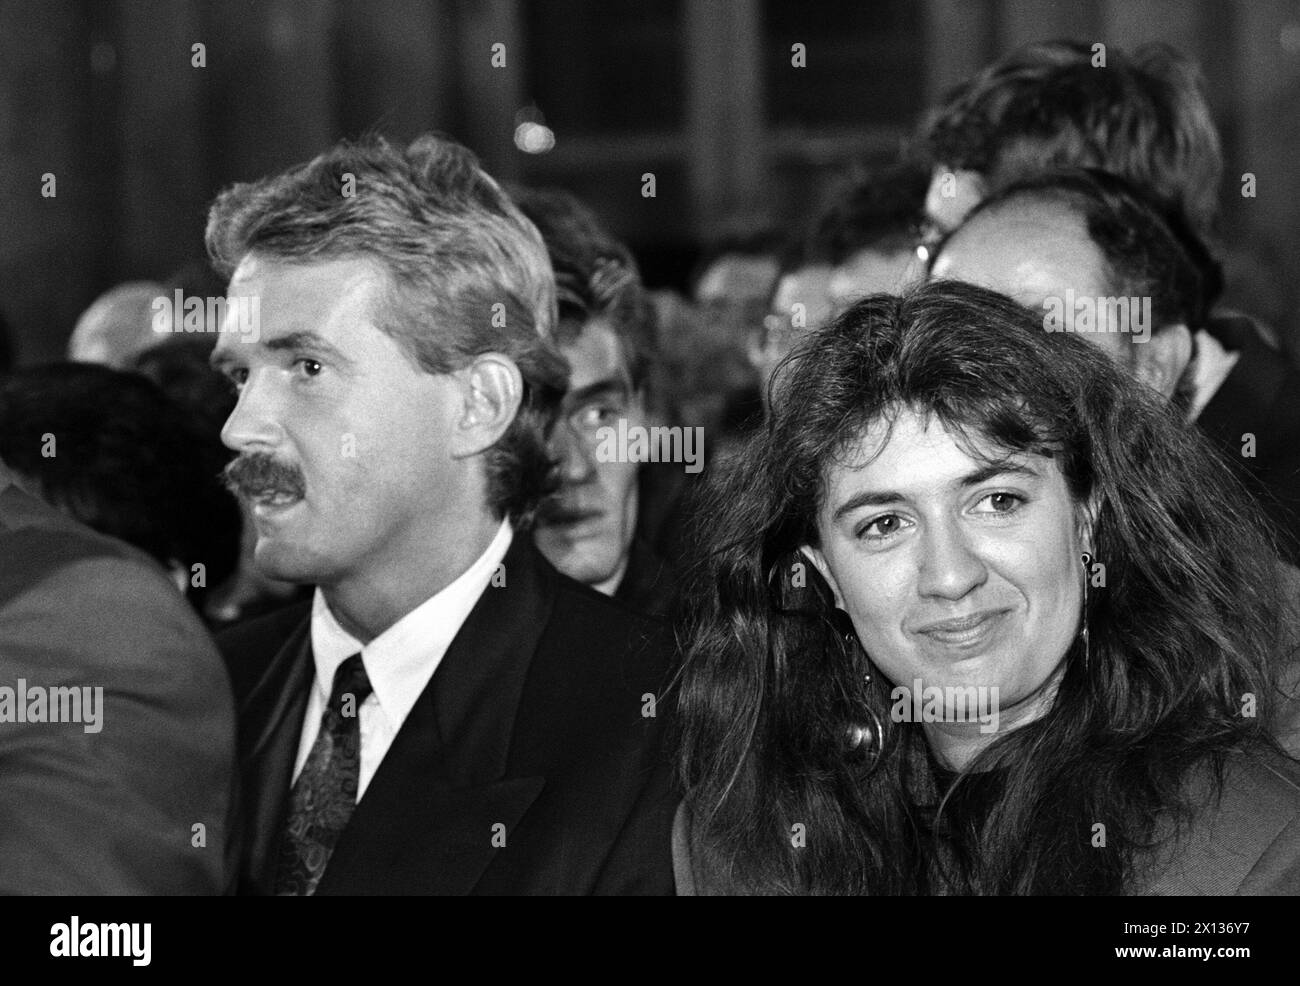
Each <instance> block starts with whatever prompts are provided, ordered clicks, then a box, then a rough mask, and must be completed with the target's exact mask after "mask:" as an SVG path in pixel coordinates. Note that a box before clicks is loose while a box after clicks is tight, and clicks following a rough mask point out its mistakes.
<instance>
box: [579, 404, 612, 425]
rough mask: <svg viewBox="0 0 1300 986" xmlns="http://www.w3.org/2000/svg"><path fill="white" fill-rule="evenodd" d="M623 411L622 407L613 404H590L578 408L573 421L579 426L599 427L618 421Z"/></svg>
mask: <svg viewBox="0 0 1300 986" xmlns="http://www.w3.org/2000/svg"><path fill="white" fill-rule="evenodd" d="M621 413H622V409H621V408H617V407H614V406H613V405H612V404H588V405H587V406H586V407H580V408H578V410H577V412H575V414H574V416H573V418H572V421H573V424H574V426H575V427H577V428H581V429H588V428H599V427H600V426H601V425H607V424H610V423H612V422H614V421H617V420H618V416H619V415H620V414H621Z"/></svg>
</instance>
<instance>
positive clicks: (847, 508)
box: [831, 460, 1042, 520]
mask: <svg viewBox="0 0 1300 986" xmlns="http://www.w3.org/2000/svg"><path fill="white" fill-rule="evenodd" d="M998 476H1024V477H1025V478H1027V479H1042V474H1041V473H1040V472H1039V471H1038V470H1037V469H1035V468H1033V466H1030V465H1026V464H1023V463H1019V462H1012V461H1009V460H1008V461H1005V462H990V463H989V464H988V465H985V466H981V467H980V468H979V469H976V470H975V471H974V472H970V473H967V474H966V475H965V476H962V477H961V478H960V479H959V480H957V485H958V486H960V487H962V488H963V489H967V488H969V487H971V486H979V485H980V484H981V483H987V482H988V481H989V480H990V479H995V478H996V477H998ZM906 499H907V497H905V496H904V495H903V494H902V493H897V492H895V491H893V490H862V491H861V492H859V493H855V494H854V495H853V496H851V497H849V498H848V499H847V500H845V501H844V502H843V503H842V504H840V505H839V507H837V508H836V510H835V515H834V516H833V517H832V518H831V519H832V520H839V519H840V518H841V517H843V516H844V515H845V514H848V513H852V512H853V511H854V510H857V509H859V508H861V507H883V506H887V505H888V504H891V503H898V502H899V501H900V500H906Z"/></svg>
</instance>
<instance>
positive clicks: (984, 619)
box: [916, 609, 1008, 648]
mask: <svg viewBox="0 0 1300 986" xmlns="http://www.w3.org/2000/svg"><path fill="white" fill-rule="evenodd" d="M1007 612H1008V610H1005V609H986V610H982V611H981V612H978V613H971V614H969V615H967V616H958V617H953V618H952V619H948V620H937V621H935V622H934V623H927V624H926V625H924V626H922V627H920V628H918V630H917V631H916V632H917V633H920V634H923V635H924V636H926V637H928V638H930V639H931V640H933V641H934V642H935V643H938V644H943V645H945V646H947V647H963V648H969V647H974V646H978V645H979V644H982V643H983V642H984V641H985V640H987V639H988V637H989V636H991V635H992V634H993V633H994V632H996V630H997V629H998V627H999V626H1001V624H1002V620H1003V617H1005V616H1006V614H1007Z"/></svg>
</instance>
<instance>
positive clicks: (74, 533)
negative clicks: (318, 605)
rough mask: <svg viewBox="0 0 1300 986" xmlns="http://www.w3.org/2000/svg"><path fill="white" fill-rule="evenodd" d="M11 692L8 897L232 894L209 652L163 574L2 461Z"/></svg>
mask: <svg viewBox="0 0 1300 986" xmlns="http://www.w3.org/2000/svg"><path fill="white" fill-rule="evenodd" d="M55 689H65V691H63V692H61V693H56V692H55V691H54V690H55ZM70 689H76V690H77V691H78V692H79V694H80V701H79V702H76V701H73V700H72V698H71V692H70V691H66V690H70ZM95 689H99V690H100V691H99V692H98V693H96V691H95ZM0 690H2V691H0V893H3V894H213V893H221V892H223V891H224V890H227V889H228V888H229V887H230V886H231V883H232V880H233V877H234V858H233V857H234V852H233V849H234V845H233V843H232V841H231V835H232V830H233V828H234V825H233V818H232V815H231V812H232V809H233V800H232V796H233V793H234V791H235V758H234V753H235V721H234V710H233V707H232V703H231V698H230V684H229V682H228V680H227V678H226V674H225V671H224V669H223V668H222V666H221V660H220V658H219V657H218V655H217V652H216V649H215V648H214V647H213V646H212V641H211V640H210V639H209V637H208V635H207V632H206V631H205V630H204V629H203V626H202V624H200V623H199V621H198V618H197V617H196V616H195V615H194V613H193V612H192V611H191V609H190V607H189V606H188V604H186V602H185V600H184V598H183V597H182V596H181V594H180V593H179V592H177V591H176V589H175V587H174V586H173V585H172V584H171V583H170V581H169V580H168V578H167V576H166V575H165V574H164V572H163V570H162V569H161V567H159V566H158V565H156V564H154V563H153V562H152V561H151V560H149V559H148V558H147V557H146V556H145V555H144V554H143V553H141V552H138V551H136V550H134V549H133V548H131V547H129V546H127V545H126V544H124V543H123V542H121V541H117V540H115V539H113V538H108V537H104V536H102V535H99V534H96V533H95V532H94V531H92V530H91V529H90V528H88V527H84V526H83V525H81V524H79V523H77V522H76V521H74V520H71V519H69V518H67V517H65V516H64V515H62V514H60V513H59V512H58V511H56V510H54V509H53V508H51V507H49V506H47V505H46V504H44V503H43V502H41V501H40V500H38V499H36V498H35V497H33V496H30V495H29V494H27V493H26V492H24V491H23V490H22V489H20V488H19V487H18V485H17V484H16V483H15V482H14V475H13V474H12V473H11V472H10V471H9V470H8V469H7V467H6V466H5V465H4V463H3V462H0ZM56 695H57V696H58V700H57V703H56ZM97 696H98V697H97ZM87 698H89V699H90V701H89V702H87V701H86V700H87ZM56 704H57V705H58V706H59V711H58V712H57V713H56V708H55V706H56ZM20 706H21V708H20ZM68 711H71V712H72V713H73V715H79V717H80V721H68V717H67V716H66V715H65V713H66V712H68ZM56 720H58V721H56Z"/></svg>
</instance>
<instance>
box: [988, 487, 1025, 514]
mask: <svg viewBox="0 0 1300 986" xmlns="http://www.w3.org/2000/svg"><path fill="white" fill-rule="evenodd" d="M980 503H981V504H985V503H987V504H988V505H989V508H990V509H988V510H981V511H979V512H980V513H994V514H1009V513H1014V512H1015V511H1017V510H1019V509H1020V507H1021V506H1023V505H1024V503H1025V498H1024V497H1023V496H1020V495H1018V494H1016V493H1005V492H998V493H990V494H989V495H988V496H986V497H984V498H983V499H982V500H980Z"/></svg>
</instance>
